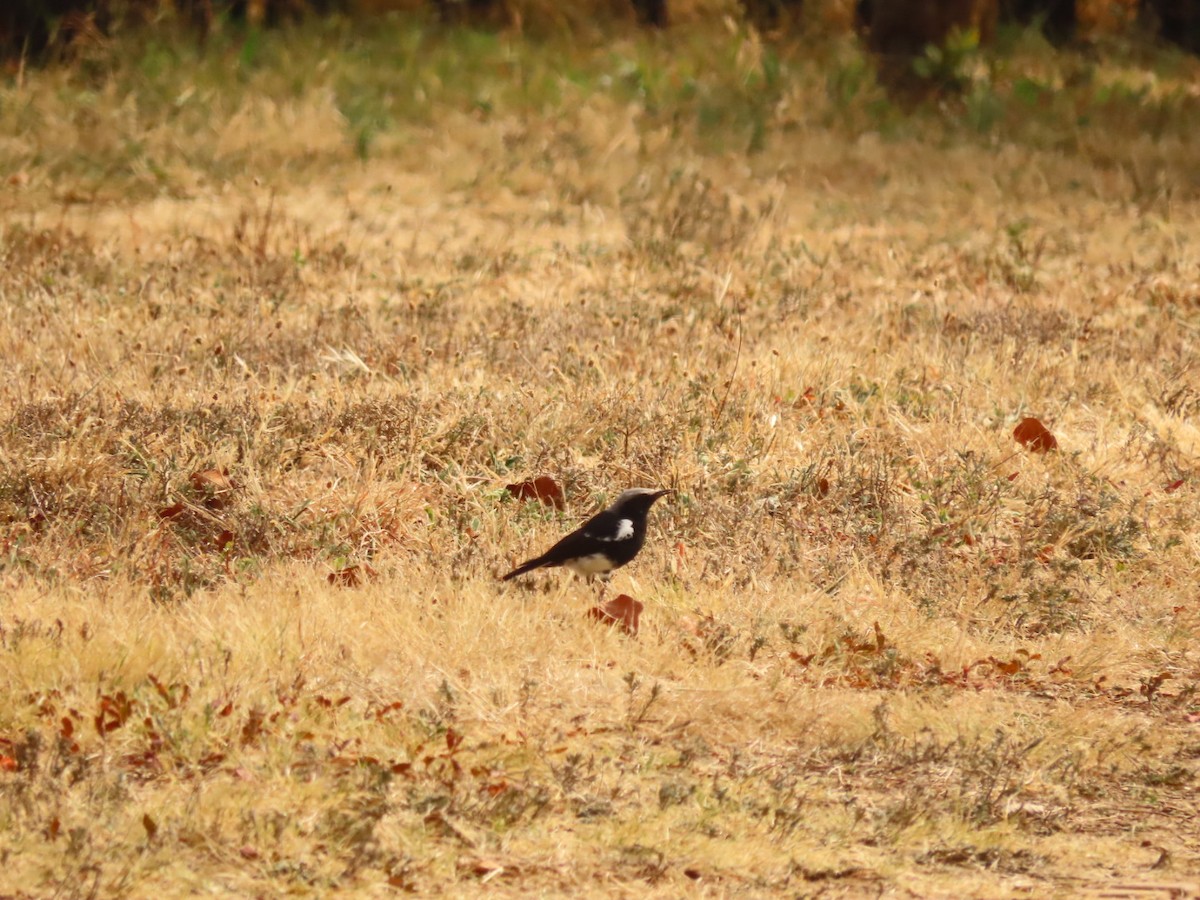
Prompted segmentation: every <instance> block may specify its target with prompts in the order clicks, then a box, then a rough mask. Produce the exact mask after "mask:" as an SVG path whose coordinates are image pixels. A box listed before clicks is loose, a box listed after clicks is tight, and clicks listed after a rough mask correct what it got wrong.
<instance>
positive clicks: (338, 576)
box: [325, 564, 379, 587]
mask: <svg viewBox="0 0 1200 900" xmlns="http://www.w3.org/2000/svg"><path fill="white" fill-rule="evenodd" d="M378 574H379V573H378V572H376V571H375V569H374V568H372V567H371V566H368V565H365V564H364V565H361V566H360V565H353V566H345V567H343V568H341V569H338V570H337V571H336V572H330V573H329V574H328V575H327V576H325V577H326V580H328V582H329V583H330V584H332V585H340V586H341V587H358V586H359V585H360V584H362V583H363V581H364V580H365V579H367V578H374V577H375V576H376V575H378Z"/></svg>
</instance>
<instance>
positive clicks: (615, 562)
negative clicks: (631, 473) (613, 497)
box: [501, 488, 672, 581]
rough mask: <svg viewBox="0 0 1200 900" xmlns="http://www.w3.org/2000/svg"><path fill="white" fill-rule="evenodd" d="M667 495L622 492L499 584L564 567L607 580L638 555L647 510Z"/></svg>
mask: <svg viewBox="0 0 1200 900" xmlns="http://www.w3.org/2000/svg"><path fill="white" fill-rule="evenodd" d="M670 493H672V491H669V490H667V491H656V490H652V489H651V488H630V489H629V490H627V491H624V492H622V494H621V496H620V497H618V498H617V502H616V503H614V504H613V505H612V506H610V507H609V508H608V509H606V510H603V511H602V512H598V513H596V515H594V516H592V517H591V518H590V519H588V520H587V521H586V522H584V523H583V525H581V526H580V527H579V529H578V530H576V531H572V532H571V533H570V534H568V535H567V536H566V537H565V538H563V539H562V540H561V541H559V542H558V543H557V544H555V545H554V546H553V547H551V548H550V549H549V550H547V551H546V552H545V553H543V554H542V555H541V556H536V557H534V558H533V559H531V560H528V561H526V562H523V563H521V564H520V565H519V566H517V567H516V568H515V569H513V570H512V571H511V572H509V573H508V574H507V575H505V576H504V577H503V578H502V579H501V581H508V580H509V579H510V578H516V577H517V576H518V575H524V574H525V573H526V572H529V571H532V570H533V569H540V568H543V567H547V568H549V567H552V566H565V567H566V568H568V569H570V570H571V571H572V572H574V573H575V574H576V575H583V576H584V577H586V578H587V580H588V581H591V580H592V579H593V578H595V577H596V576H597V575H598V576H600V577H601V578H602V579H605V580H607V579H608V576H609V574H610V573H611V572H612V571H613V569H619V568H621V566H623V565H625V564H626V563H627V562H629V561H630V560H632V559H633V558H634V557H635V556H637V555H638V551H639V550H641V549H642V544H644V543H646V516H647V515H648V514H649V513H650V507H651V506H653V505H654V501H655V500H657V499H658V498H659V497H662V496H665V495H666V494H670Z"/></svg>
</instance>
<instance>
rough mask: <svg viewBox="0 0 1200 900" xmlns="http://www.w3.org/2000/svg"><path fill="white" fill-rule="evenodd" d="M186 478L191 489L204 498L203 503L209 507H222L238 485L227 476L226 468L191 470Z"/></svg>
mask: <svg viewBox="0 0 1200 900" xmlns="http://www.w3.org/2000/svg"><path fill="white" fill-rule="evenodd" d="M188 480H189V481H190V482H191V483H192V490H194V491H195V492H196V493H197V494H199V495H200V496H202V497H203V498H204V505H205V506H207V507H208V508H209V509H221V508H222V507H224V506H225V504H226V503H228V502H229V497H230V495H231V494H232V493H233V491H234V489H235V488H237V487H238V484H237V482H235V481H234V480H233V479H232V478H230V477H229V470H228V469H226V470H225V471H221V470H220V469H205V470H204V471H203V472H193V473H192V474H191V476H189V478H188Z"/></svg>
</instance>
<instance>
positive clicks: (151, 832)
mask: <svg viewBox="0 0 1200 900" xmlns="http://www.w3.org/2000/svg"><path fill="white" fill-rule="evenodd" d="M142 827H143V828H145V829H146V837H147V839H149V840H151V841H152V840H154V836H155V835H156V834H158V823H157V822H155V821H154V820H153V819H152V818H150V813H143V814H142Z"/></svg>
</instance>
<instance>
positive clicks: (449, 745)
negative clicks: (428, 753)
mask: <svg viewBox="0 0 1200 900" xmlns="http://www.w3.org/2000/svg"><path fill="white" fill-rule="evenodd" d="M462 740H463V738H462V735H461V734H459V733H458V732H457V731H455V730H454V729H453V728H447V729H446V749H447V750H449V751H450V752H451V753H453V752H454V751H456V750H457V749H458V745H459V744H461V743H462Z"/></svg>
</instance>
